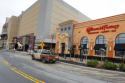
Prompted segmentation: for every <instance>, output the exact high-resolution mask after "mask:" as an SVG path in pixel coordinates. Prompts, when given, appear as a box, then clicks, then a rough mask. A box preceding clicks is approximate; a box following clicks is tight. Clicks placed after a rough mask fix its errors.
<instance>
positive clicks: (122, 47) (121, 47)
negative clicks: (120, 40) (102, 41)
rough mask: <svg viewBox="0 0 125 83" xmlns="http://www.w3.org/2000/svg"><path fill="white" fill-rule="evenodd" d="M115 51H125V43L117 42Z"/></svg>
mask: <svg viewBox="0 0 125 83" xmlns="http://www.w3.org/2000/svg"><path fill="white" fill-rule="evenodd" d="M114 50H115V51H125V44H115V47H114Z"/></svg>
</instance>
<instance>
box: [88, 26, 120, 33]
mask: <svg viewBox="0 0 125 83" xmlns="http://www.w3.org/2000/svg"><path fill="white" fill-rule="evenodd" d="M118 28H119V25H118V24H117V25H103V26H100V27H88V28H87V29H86V31H87V33H88V34H98V33H108V32H116V30H117V29H118Z"/></svg>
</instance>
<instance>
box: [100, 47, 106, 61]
mask: <svg viewBox="0 0 125 83" xmlns="http://www.w3.org/2000/svg"><path fill="white" fill-rule="evenodd" d="M100 51H101V61H102V57H103V53H104V52H105V49H103V48H100Z"/></svg>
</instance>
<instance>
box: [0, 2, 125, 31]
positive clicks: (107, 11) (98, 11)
mask: <svg viewBox="0 0 125 83" xmlns="http://www.w3.org/2000/svg"><path fill="white" fill-rule="evenodd" d="M35 1H37V0H1V1H0V28H1V27H2V25H3V24H4V22H5V20H6V17H10V16H12V15H16V16H18V15H19V14H21V11H24V10H26V9H27V8H28V7H29V6H31V5H32V4H33V3H34V2H35ZM64 1H66V2H67V3H68V4H70V5H72V6H73V7H75V8H76V9H78V10H79V11H81V12H82V13H83V14H85V15H87V16H88V17H90V18H91V19H97V18H103V17H107V16H112V15H117V14H122V13H125V0H64ZM0 30H1V29H0Z"/></svg>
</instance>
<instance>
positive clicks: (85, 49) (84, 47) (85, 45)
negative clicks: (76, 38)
mask: <svg viewBox="0 0 125 83" xmlns="http://www.w3.org/2000/svg"><path fill="white" fill-rule="evenodd" d="M88 43H89V40H88V38H87V37H83V38H82V39H81V54H82V55H83V54H88Z"/></svg>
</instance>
